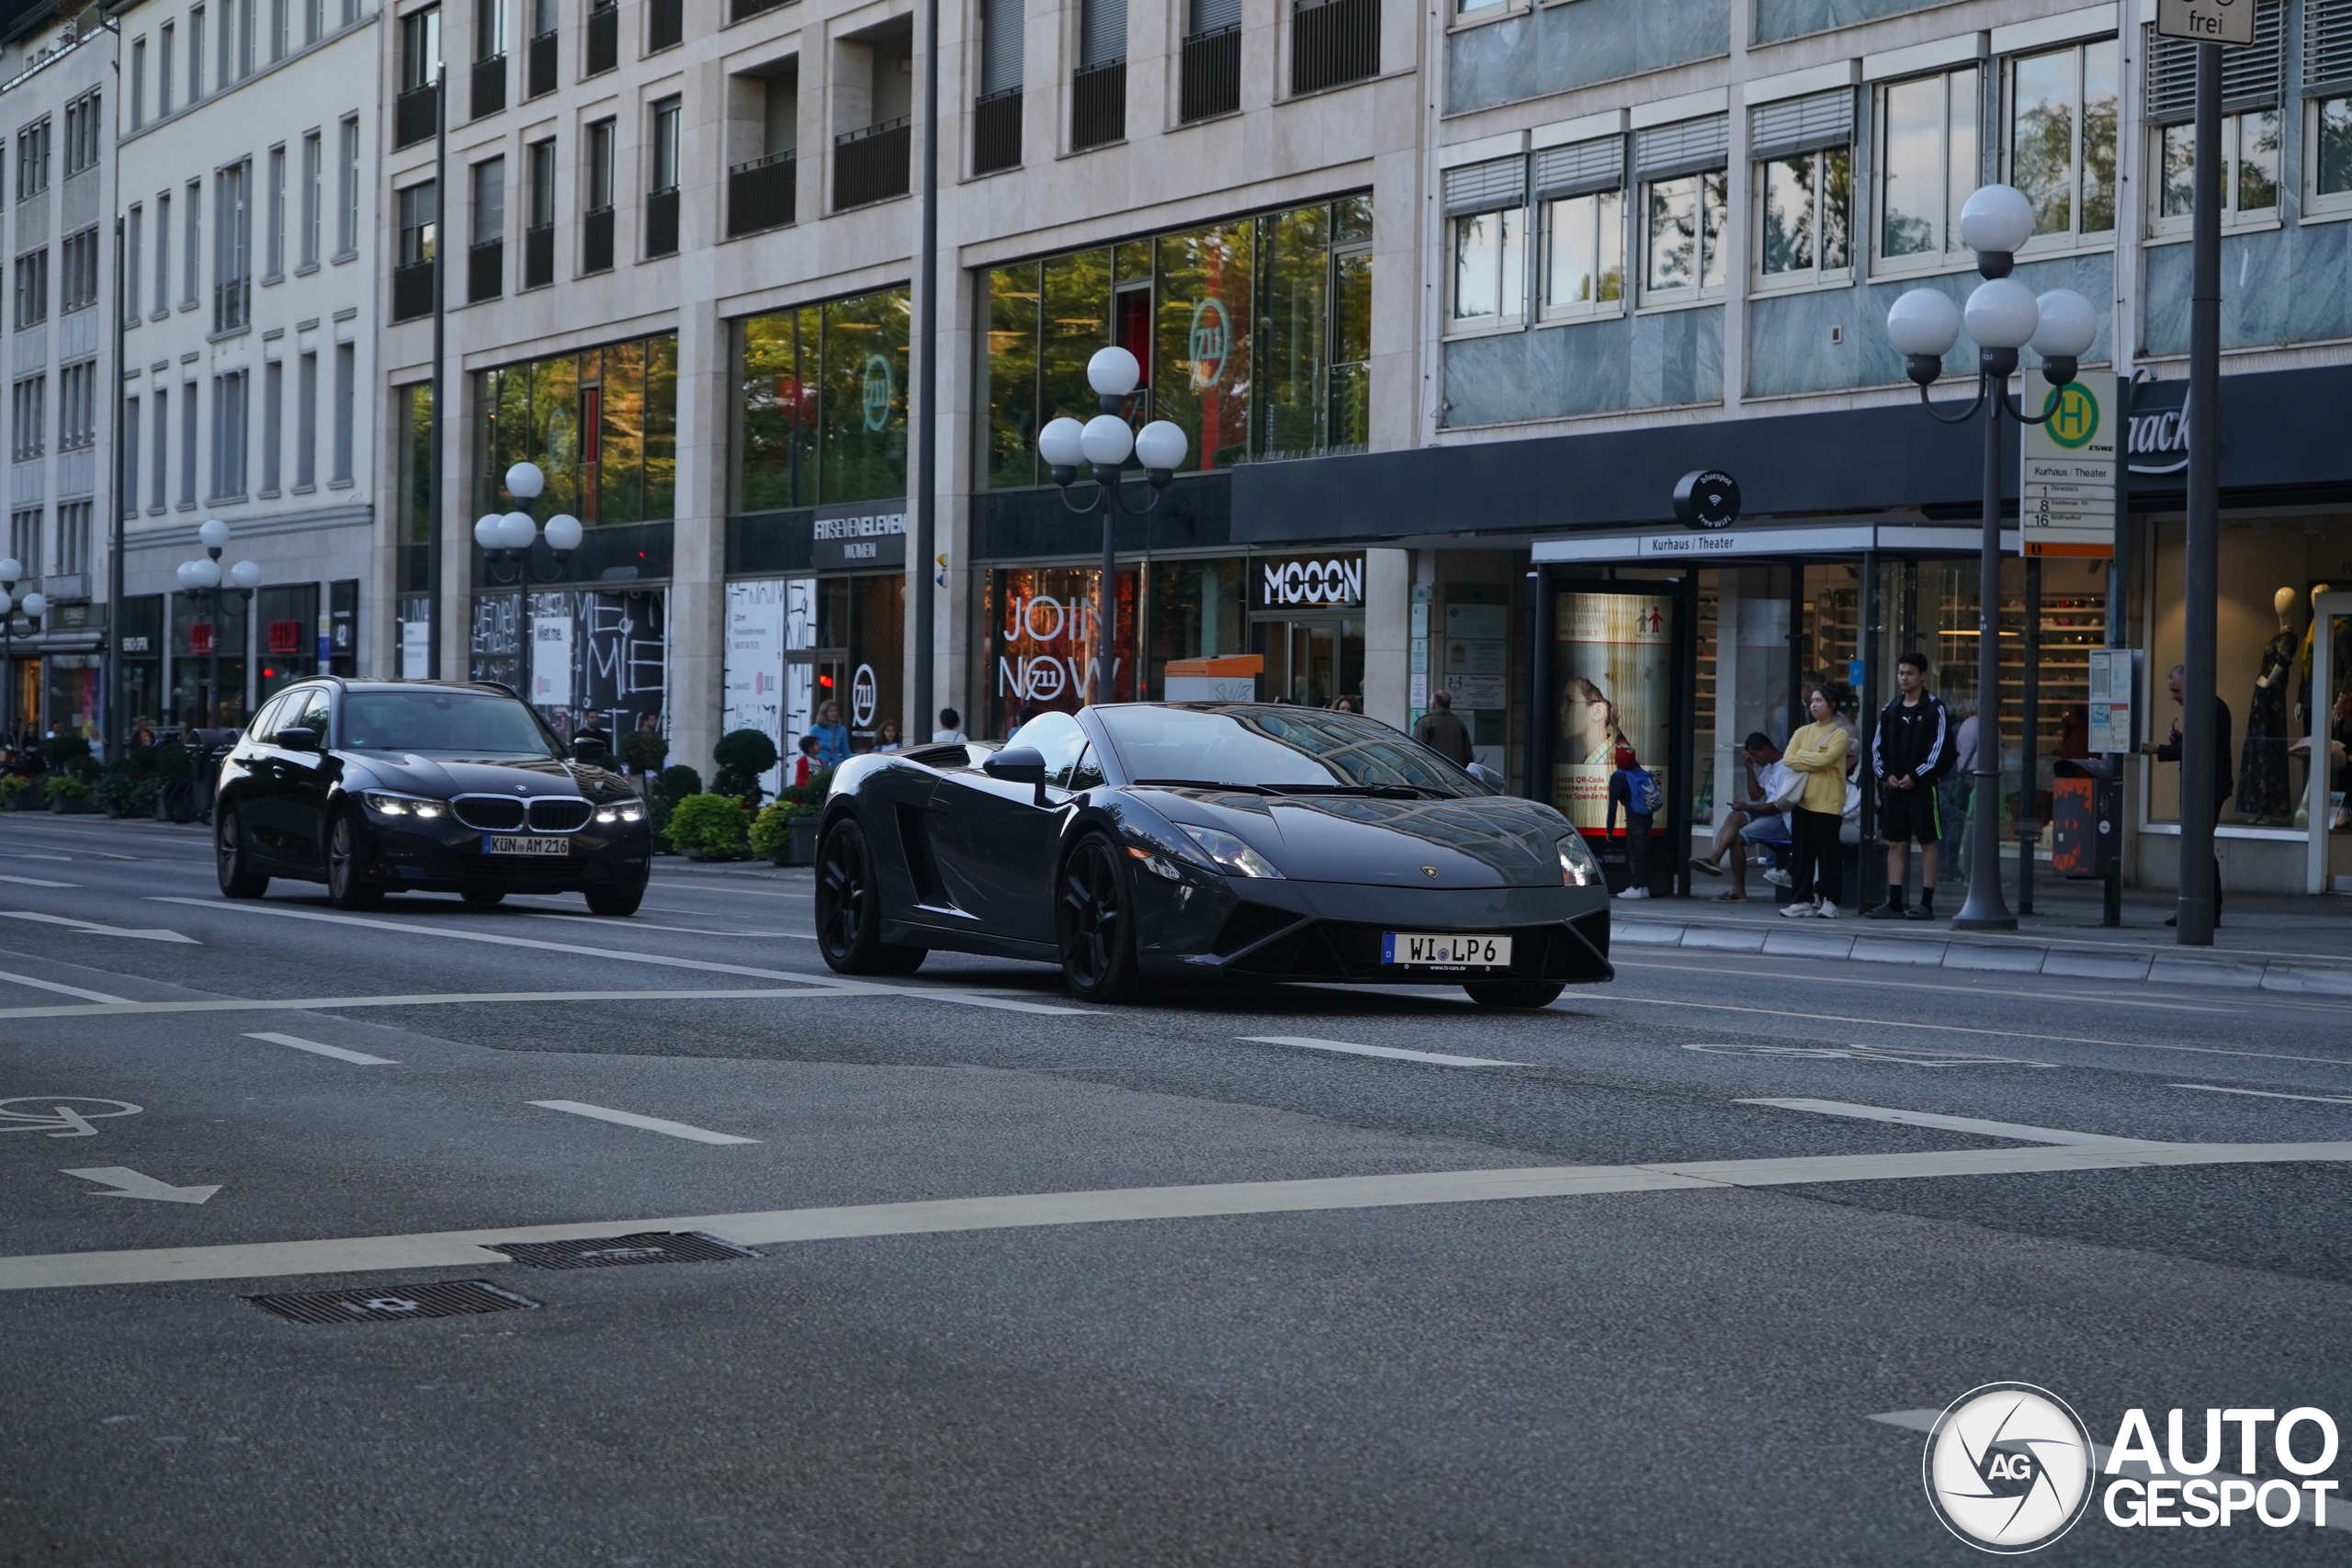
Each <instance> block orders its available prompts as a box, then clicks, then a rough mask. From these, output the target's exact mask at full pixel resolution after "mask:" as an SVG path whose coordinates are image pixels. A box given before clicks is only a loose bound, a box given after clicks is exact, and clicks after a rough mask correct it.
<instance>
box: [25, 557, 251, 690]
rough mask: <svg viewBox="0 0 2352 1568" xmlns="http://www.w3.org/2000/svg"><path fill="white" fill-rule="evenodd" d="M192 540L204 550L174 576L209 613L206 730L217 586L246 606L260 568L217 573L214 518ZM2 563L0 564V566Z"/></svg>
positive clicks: (214, 661)
mask: <svg viewBox="0 0 2352 1568" xmlns="http://www.w3.org/2000/svg"><path fill="white" fill-rule="evenodd" d="M196 537H197V542H198V544H200V545H202V546H203V547H204V554H203V555H201V556H199V557H198V558H196V559H194V560H184V561H182V562H180V566H179V570H178V572H177V573H176V574H175V575H176V576H177V577H178V579H179V584H180V592H183V593H186V594H187V596H188V600H189V602H190V604H191V605H192V604H195V603H196V602H197V601H198V600H202V601H204V602H205V603H206V604H207V605H208V607H209V609H210V611H211V613H212V619H211V621H210V622H209V631H210V638H209V641H210V648H209V653H210V655H211V662H210V667H209V674H208V675H207V676H206V679H207V681H208V682H209V685H208V686H207V688H206V690H207V691H209V693H210V694H211V696H210V699H209V701H208V702H207V704H206V706H205V715H204V716H205V721H206V728H217V727H218V725H219V723H220V592H221V587H220V585H221V583H222V581H224V580H225V581H227V583H228V584H229V588H230V591H231V592H235V593H236V594H238V595H239V596H240V598H242V599H243V601H244V602H245V603H247V604H250V603H252V601H253V596H254V589H256V588H258V587H260V586H261V565H260V563H259V562H257V561H249V560H241V561H239V562H238V563H237V564H236V565H234V566H232V567H231V568H230V569H229V570H227V571H226V572H225V573H224V572H223V571H222V570H220V552H221V551H223V550H225V549H227V548H228V547H229V525H227V524H226V523H223V522H221V521H220V519H219V518H218V517H213V518H208V519H207V520H206V521H205V524H204V525H203V526H202V527H200V528H198V530H197V531H196ZM6 564H8V563H6V562H5V561H0V566H6Z"/></svg>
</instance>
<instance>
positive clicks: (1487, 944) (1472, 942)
mask: <svg viewBox="0 0 2352 1568" xmlns="http://www.w3.org/2000/svg"><path fill="white" fill-rule="evenodd" d="M1380 961H1381V962H1382V963H1383V964H1403V965H1405V966H1407V967H1408V968H1425V969H1504V968H1509V967H1510V938H1509V937H1507V936H1446V935H1444V934H1442V933H1438V934H1432V933H1430V932H1425V931H1388V932H1385V933H1384V934H1383V935H1382V936H1381V939H1380Z"/></svg>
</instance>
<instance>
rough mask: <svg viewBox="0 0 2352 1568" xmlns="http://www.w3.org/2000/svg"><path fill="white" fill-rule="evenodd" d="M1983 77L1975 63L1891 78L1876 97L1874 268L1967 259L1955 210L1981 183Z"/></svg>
mask: <svg viewBox="0 0 2352 1568" xmlns="http://www.w3.org/2000/svg"><path fill="white" fill-rule="evenodd" d="M1981 82H1982V77H1981V76H1980V74H1979V73H1978V71H1977V69H1976V68H1975V67H1974V66H1973V65H1972V66H1970V67H1968V68H1967V69H1965V70H1962V71H1949V72H1945V73H1941V74H1939V75H1935V76H1918V77H1914V78H1913V79H1911V80H1910V81H1907V82H1893V83H1889V84H1888V85H1886V86H1885V87H1883V88H1882V89H1881V90H1880V93H1879V100H1878V111H1879V112H1878V121H1879V126H1880V130H1879V142H1878V155H1879V156H1878V166H1879V180H1878V197H1879V206H1878V210H1879V230H1878V268H1879V270H1880V271H1881V272H1897V271H1911V270H1919V269H1927V268H1939V267H1942V266H1945V265H1950V264H1951V263H1953V262H1959V261H1964V260H1965V259H1966V258H1967V254H1968V251H1967V247H1966V246H1964V245H1962V243H1960V209H1961V207H1962V204H1963V203H1965V202H1966V201H1967V200H1968V197H1969V196H1970V194H1971V193H1972V192H1973V191H1974V190H1975V189H1976V187H1977V186H1980V185H1982V184H1984V165H1983V162H1982V158H1983V153H1982V137H1981V134H1980V129H1979V128H1980V124H1981V120H1982V116H1983V107H1982V104H1981V101H1980V99H1981V94H1982V86H1981Z"/></svg>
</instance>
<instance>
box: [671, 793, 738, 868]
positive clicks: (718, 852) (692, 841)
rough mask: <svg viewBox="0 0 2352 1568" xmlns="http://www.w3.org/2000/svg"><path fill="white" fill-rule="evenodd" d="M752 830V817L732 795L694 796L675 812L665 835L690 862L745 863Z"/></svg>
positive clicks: (680, 805)
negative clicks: (732, 861)
mask: <svg viewBox="0 0 2352 1568" xmlns="http://www.w3.org/2000/svg"><path fill="white" fill-rule="evenodd" d="M751 827H752V814H751V813H750V812H748V811H746V810H744V809H743V803H742V802H741V801H740V800H737V799H735V798H734V797H733V796H732V795H688V796H686V798H685V799H684V800H682V801H680V802H678V804H677V806H676V807H674V808H673V810H672V811H671V813H670V825H669V827H668V828H667V829H664V833H665V835H666V837H667V838H668V839H669V840H670V842H671V844H672V845H673V847H675V848H676V849H677V850H678V851H679V852H681V853H683V854H684V855H685V857H686V858H687V859H689V860H741V859H742V858H743V856H744V854H745V852H746V841H747V840H748V838H749V835H750V831H751Z"/></svg>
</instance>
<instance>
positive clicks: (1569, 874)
mask: <svg viewBox="0 0 2352 1568" xmlns="http://www.w3.org/2000/svg"><path fill="white" fill-rule="evenodd" d="M1600 881H1601V877H1600V862H1599V861H1597V860H1595V859H1593V858H1592V851H1590V850H1589V849H1588V848H1586V847H1585V841H1584V835H1583V834H1581V833H1570V834H1569V835H1568V836H1567V837H1566V838H1565V839H1562V840H1560V883H1561V886H1566V887H1598V886H1600Z"/></svg>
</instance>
